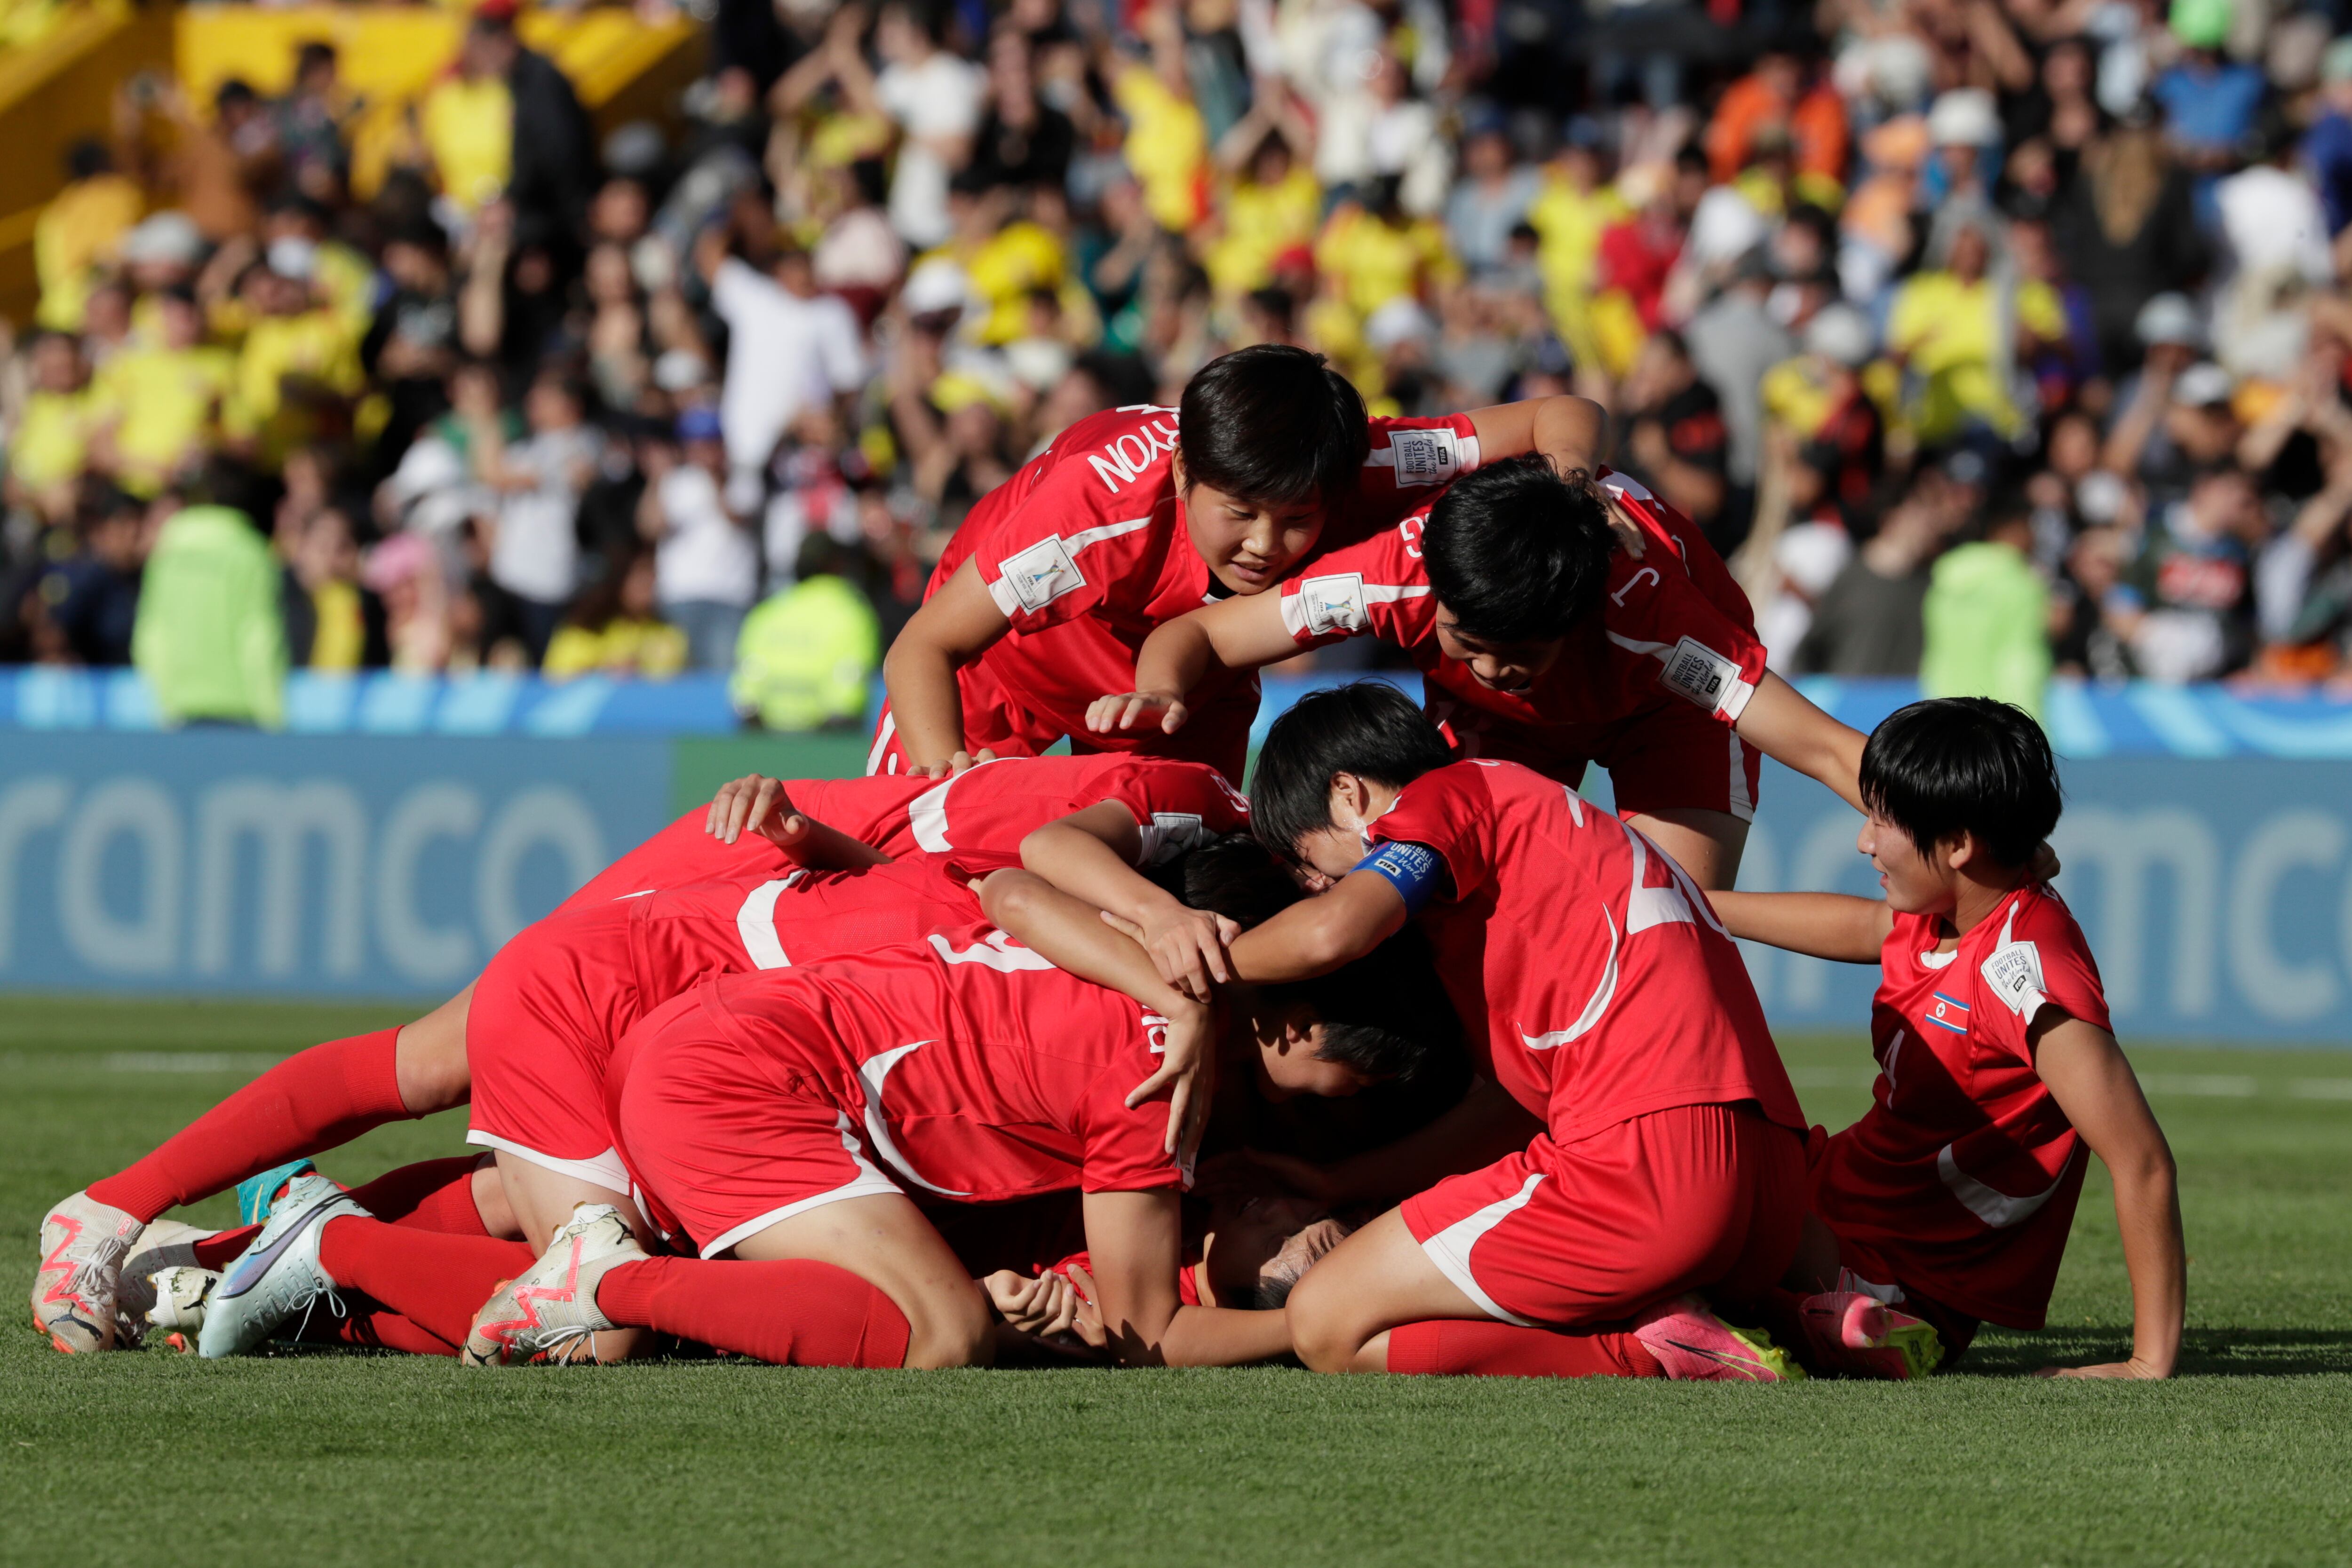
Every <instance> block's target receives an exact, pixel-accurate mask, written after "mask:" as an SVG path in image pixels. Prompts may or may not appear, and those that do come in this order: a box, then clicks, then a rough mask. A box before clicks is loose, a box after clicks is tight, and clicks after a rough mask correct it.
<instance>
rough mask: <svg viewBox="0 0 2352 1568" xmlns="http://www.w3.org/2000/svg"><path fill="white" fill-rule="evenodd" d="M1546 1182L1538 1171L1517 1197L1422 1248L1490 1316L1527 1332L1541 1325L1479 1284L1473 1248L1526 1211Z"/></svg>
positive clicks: (1474, 1216)
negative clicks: (1474, 1267) (1515, 1216)
mask: <svg viewBox="0 0 2352 1568" xmlns="http://www.w3.org/2000/svg"><path fill="white" fill-rule="evenodd" d="M1542 1181H1543V1175H1542V1173H1541V1172H1538V1173H1537V1174H1536V1175H1534V1176H1529V1177H1528V1179H1527V1185H1525V1186H1522V1187H1520V1188H1519V1190H1518V1192H1517V1194H1516V1195H1514V1196H1512V1197H1498V1198H1496V1200H1495V1201H1494V1202H1492V1203H1490V1204H1488V1205H1487V1206H1486V1207H1484V1208H1482V1209H1480V1210H1478V1211H1477V1212H1476V1213H1475V1214H1468V1215H1465V1216H1463V1217H1462V1218H1460V1219H1457V1220H1455V1221H1454V1223H1453V1224H1451V1225H1449V1226H1447V1227H1446V1228H1444V1229H1443V1230H1441V1231H1439V1232H1438V1233H1437V1234H1436V1235H1434V1236H1433V1237H1431V1238H1430V1239H1428V1240H1426V1241H1424V1242H1423V1243H1422V1244H1421V1249H1422V1250H1423V1252H1425V1253H1427V1254H1428V1255H1429V1260H1430V1261H1431V1262H1433V1263H1434V1264H1436V1265H1437V1271H1438V1272H1439V1273H1441V1274H1443V1275H1444V1276H1445V1277H1446V1278H1447V1279H1449V1280H1451V1281H1454V1285H1455V1286H1456V1288H1458V1289H1459V1290H1460V1291H1461V1292H1462V1293H1463V1294H1464V1295H1465V1296H1467V1297H1469V1298H1470V1299H1471V1300H1472V1301H1475V1302H1477V1303H1478V1306H1479V1308H1480V1310H1481V1311H1483V1312H1486V1315H1487V1316H1489V1317H1492V1318H1496V1319H1499V1320H1501V1321H1502V1322H1507V1323H1517V1324H1518V1325H1519V1327H1521V1328H1523V1329H1531V1328H1537V1327H1539V1326H1541V1325H1539V1324H1538V1323H1537V1322H1535V1320H1533V1319H1532V1318H1523V1317H1521V1316H1519V1314H1518V1313H1517V1312H1511V1311H1509V1310H1508V1309H1507V1308H1505V1307H1503V1306H1501V1305H1499V1304H1498V1303H1497V1302H1496V1300H1495V1298H1494V1297H1492V1296H1490V1295H1488V1294H1487V1293H1486V1291H1485V1289H1484V1288H1483V1287H1481V1286H1480V1285H1479V1283H1478V1276H1477V1275H1476V1274H1475V1273H1474V1272H1472V1271H1471V1268H1470V1249H1472V1248H1473V1247H1475V1246H1476V1245H1478V1240H1479V1239H1480V1238H1481V1237H1483V1236H1485V1235H1486V1232H1488V1231H1489V1230H1492V1229H1494V1228H1495V1227H1496V1226H1497V1225H1500V1224H1502V1223H1503V1221H1504V1220H1506V1219H1508V1218H1510V1217H1511V1216H1512V1215H1514V1214H1516V1213H1517V1212H1518V1211H1519V1210H1520V1209H1522V1208H1525V1207H1527V1204H1528V1199H1529V1198H1531V1197H1535V1195H1536V1187H1537V1186H1538V1185H1539V1184H1540V1183H1541V1182H1542Z"/></svg>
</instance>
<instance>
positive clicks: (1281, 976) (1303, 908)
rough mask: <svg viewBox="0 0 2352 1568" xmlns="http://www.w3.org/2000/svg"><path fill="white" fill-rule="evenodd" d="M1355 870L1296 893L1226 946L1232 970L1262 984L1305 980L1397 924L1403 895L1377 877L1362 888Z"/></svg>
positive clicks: (1360, 952)
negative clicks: (1325, 888) (1325, 887)
mask: <svg viewBox="0 0 2352 1568" xmlns="http://www.w3.org/2000/svg"><path fill="white" fill-rule="evenodd" d="M1367 875H1370V873H1363V872H1358V873H1353V874H1352V875H1349V876H1347V877H1343V878H1341V879H1340V882H1339V886H1338V887H1335V888H1333V889H1332V890H1331V891H1330V892H1328V893H1326V894H1319V895H1318V896H1317V897H1314V898H1302V899H1300V900H1299V901H1298V902H1297V904H1292V905H1291V906H1290V907H1289V908H1287V909H1286V910H1284V911H1283V912H1282V913H1281V914H1279V915H1276V916H1275V917H1274V918H1273V919H1271V920H1269V921H1266V922H1265V924H1264V925H1257V926H1254V927H1253V928H1251V929H1250V930H1247V931H1244V932H1243V933H1242V934H1241V935H1240V936H1237V937H1235V938H1234V941H1233V944H1232V945H1231V946H1229V947H1228V948H1227V949H1226V952H1227V954H1228V955H1229V956H1230V959H1231V963H1232V967H1233V972H1234V977H1235V978H1237V979H1243V980H1248V981H1250V982H1252V983H1253V984H1256V985H1262V986H1275V985H1281V984H1284V983H1285V982H1286V981H1291V980H1310V979H1313V978H1314V977H1316V976H1318V975H1328V974H1329V973H1330V972H1331V971H1332V970H1334V969H1336V968H1338V967H1339V966H1341V965H1342V964H1348V963H1352V962H1354V961H1355V960H1356V959H1358V958H1360V957H1362V956H1364V955H1365V954H1367V953H1369V952H1370V951H1371V950H1372V949H1373V948H1375V947H1377V946H1380V945H1381V943H1383V942H1385V941H1387V940H1388V939H1389V938H1390V937H1391V936H1395V935H1396V934H1397V932H1398V930H1400V929H1401V928H1402V926H1403V925H1404V923H1405V919H1406V915H1405V906H1404V900H1403V899H1402V897H1401V896H1399V895H1398V894H1397V893H1396V891H1395V890H1394V889H1393V888H1391V886H1390V885H1389V883H1387V882H1385V881H1383V880H1381V879H1380V878H1378V877H1374V878H1373V879H1372V880H1373V881H1374V882H1377V883H1379V886H1378V888H1377V889H1376V890H1375V889H1368V888H1366V887H1365V886H1364V884H1363V883H1362V882H1361V881H1360V879H1361V878H1363V877H1365V876H1367Z"/></svg>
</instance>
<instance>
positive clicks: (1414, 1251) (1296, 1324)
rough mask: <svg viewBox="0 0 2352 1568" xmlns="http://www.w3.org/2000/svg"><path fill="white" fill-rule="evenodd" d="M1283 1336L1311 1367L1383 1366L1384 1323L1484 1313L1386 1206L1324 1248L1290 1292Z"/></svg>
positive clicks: (1329, 1369) (1375, 1368)
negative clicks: (1383, 1211)
mask: <svg viewBox="0 0 2352 1568" xmlns="http://www.w3.org/2000/svg"><path fill="white" fill-rule="evenodd" d="M1286 1310H1287V1311H1288V1312H1289V1313H1290V1340H1291V1343H1292V1344H1293V1345H1295V1346H1296V1347H1297V1351H1298V1359H1299V1360H1301V1361H1303V1362H1305V1363H1306V1364H1307V1365H1308V1366H1309V1367H1310V1368H1312V1369H1313V1370H1315V1371H1317V1372H1386V1371H1387V1370H1388V1369H1389V1331H1390V1330H1391V1329H1393V1328H1396V1327H1399V1326H1400V1325H1402V1324H1404V1323H1417V1322H1427V1321H1429V1320H1430V1319H1433V1318H1476V1319H1481V1320H1485V1319H1486V1318H1487V1317H1488V1314H1487V1313H1486V1312H1485V1311H1484V1310H1483V1309H1481V1308H1480V1307H1479V1305H1478V1303H1477V1302H1475V1301H1472V1300H1471V1299H1470V1298H1469V1297H1468V1296H1467V1295H1465V1294H1464V1293H1463V1291H1462V1287H1460V1286H1459V1285H1456V1284H1455V1283H1454V1281H1451V1280H1449V1279H1447V1278H1446V1277H1445V1276H1444V1274H1441V1273H1439V1272H1438V1270H1437V1265H1436V1264H1434V1263H1433V1262H1431V1261H1430V1260H1429V1254H1428V1253H1426V1252H1424V1251H1423V1250H1422V1248H1421V1243H1420V1242H1418V1241H1415V1240H1414V1239H1412V1231H1411V1230H1410V1229H1408V1228H1406V1226H1405V1222H1404V1215H1403V1213H1402V1210H1399V1209H1394V1208H1391V1209H1390V1210H1389V1211H1388V1212H1387V1213H1386V1214H1383V1215H1381V1217H1380V1218H1378V1219H1375V1220H1373V1221H1372V1222H1371V1223H1370V1224H1369V1225H1367V1226H1365V1227H1364V1228H1362V1229H1360V1230H1359V1231H1357V1232H1356V1233H1355V1234H1354V1235H1352V1236H1350V1237H1349V1238H1348V1239H1346V1240H1345V1241H1342V1242H1340V1243H1339V1245H1338V1246H1337V1247H1334V1248H1333V1249H1331V1250H1330V1251H1329V1252H1328V1253H1327V1254H1326V1255H1325V1256H1324V1258H1323V1260H1321V1261H1320V1262H1318V1263H1317V1264H1316V1265H1315V1267H1314V1268H1312V1269H1310V1270H1307V1276H1306V1278H1304V1279H1302V1280H1300V1281H1298V1288H1297V1290H1295V1291H1292V1292H1291V1294H1290V1304H1289V1306H1288V1307H1287V1309H1286Z"/></svg>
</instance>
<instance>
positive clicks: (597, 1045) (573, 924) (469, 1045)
mask: <svg viewBox="0 0 2352 1568" xmlns="http://www.w3.org/2000/svg"><path fill="white" fill-rule="evenodd" d="M629 907H630V906H629V904H628V902H627V901H622V902H619V903H608V904H604V905H603V906H602V907H601V908H599V909H597V910H593V911H583V913H582V914H581V915H577V916H575V917H572V918H570V919H565V920H561V921H552V920H550V921H541V922H540V923H539V924H538V925H532V926H529V927H527V928H526V929H524V930H523V931H522V932H521V933H520V935H518V936H516V937H515V938H514V940H512V941H511V942H509V943H508V944H507V945H506V946H503V947H501V948H499V951H498V953H497V955H496V956H493V957H492V958H491V959H490V961H489V964H488V967H485V968H484V969H483V970H482V977H481V978H480V979H479V980H478V981H477V982H475V985H474V995H473V999H472V1000H471V1001H470V1002H469V1003H468V1004H467V1009H466V1064H467V1070H468V1071H470V1072H471V1074H472V1076H473V1081H474V1094H473V1105H472V1109H471V1111H470V1113H469V1123H468V1126H469V1130H468V1131H467V1134H466V1141H467V1143H469V1144H478V1145H483V1146H484V1147H486V1148H492V1149H502V1150H504V1151H505V1152H507V1153H509V1154H511V1155H516V1156H517V1157H519V1158H521V1159H525V1160H529V1161H530V1163H531V1164H533V1165H536V1166H545V1167H546V1168H547V1169H549V1170H552V1171H561V1172H562V1173H563V1174H564V1175H566V1176H577V1177H579V1178H580V1179H581V1180H583V1181H589V1182H593V1183H594V1184H595V1185H596V1186H601V1187H604V1188H605V1189H606V1190H608V1191H611V1192H621V1193H625V1192H627V1191H628V1190H629V1180H628V1173H627V1170H626V1169H625V1167H624V1166H623V1165H622V1163H621V1160H620V1158H619V1156H618V1155H615V1154H614V1149H613V1135H612V1131H611V1129H610V1127H609V1126H608V1125H607V1124H606V1117H605V1111H604V1072H605V1067H606V1063H607V1061H608V1060H609V1058H610V1056H611V1042H612V1041H614V1040H617V1039H619V1038H620V1036H621V1034H622V1033H623V1032H625V1030H627V1029H628V1028H629V1027H630V1026H631V1025H632V1024H633V1023H635V1021H636V1018H637V1015H638V1013H639V1011H640V1010H641V1009H642V1007H643V1001H642V998H641V997H640V994H639V992H638V990H637V976H636V968H635V964H634V963H633V961H632V960H631V957H630V947H629V927H628V917H629Z"/></svg>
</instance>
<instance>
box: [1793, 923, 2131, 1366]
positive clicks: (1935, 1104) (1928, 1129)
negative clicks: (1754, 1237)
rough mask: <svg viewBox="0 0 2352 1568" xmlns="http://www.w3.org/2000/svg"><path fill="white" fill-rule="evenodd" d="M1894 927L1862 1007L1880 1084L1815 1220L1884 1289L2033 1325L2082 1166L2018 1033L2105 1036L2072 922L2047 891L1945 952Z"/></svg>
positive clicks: (2102, 997) (1822, 1175) (2053, 1273)
mask: <svg viewBox="0 0 2352 1568" xmlns="http://www.w3.org/2000/svg"><path fill="white" fill-rule="evenodd" d="M1938 942H1939V936H1938V931H1937V920H1936V919H1934V918H1932V917H1929V916H1924V915H1896V916H1895V928H1894V930H1893V931H1892V932H1890V933H1889V934H1888V936H1887V938H1886V945H1885V947H1883V948H1881V949H1880V951H1879V959H1878V961H1879V967H1880V970H1881V972H1882V974H1883V975H1884V978H1883V979H1882V980H1881V981H1880V983H1879V987H1878V995H1877V996H1876V997H1875V998H1874V999H1873V1000H1872V1003H1871V1009H1870V1033H1871V1050H1872V1051H1873V1052H1874V1053H1875V1054H1876V1056H1877V1058H1878V1065H1879V1074H1878V1082H1877V1083H1876V1085H1875V1086H1874V1088H1873V1089H1872V1092H1871V1094H1872V1102H1873V1103H1872V1104H1871V1107H1870V1109H1869V1111H1868V1112H1866V1113H1864V1116H1863V1118H1862V1120H1861V1121H1859V1122H1856V1123H1855V1124H1853V1126H1851V1127H1848V1128H1847V1129H1846V1130H1845V1131H1844V1132H1843V1133H1840V1134H1837V1136H1835V1137H1833V1138H1832V1139H1831V1140H1830V1141H1829V1148H1828V1151H1827V1153H1826V1155H1824V1157H1823V1159H1822V1162H1821V1165H1820V1166H1819V1167H1818V1168H1817V1169H1816V1171H1815V1173H1814V1187H1813V1203H1814V1207H1815V1209H1816V1211H1817V1212H1818V1213H1819V1214H1820V1215H1821V1217H1822V1220H1823V1221H1824V1222H1825V1223H1827V1224H1828V1226H1829V1228H1831V1229H1832V1230H1834V1231H1836V1232H1837V1233H1838V1235H1839V1237H1840V1238H1842V1239H1851V1240H1853V1241H1855V1242H1858V1243H1860V1244H1861V1245H1862V1247H1864V1249H1868V1250H1869V1251H1871V1252H1874V1253H1876V1254H1877V1255H1878V1256H1879V1257H1880V1258H1882V1259H1884V1260H1885V1262H1886V1265H1887V1267H1888V1269H1889V1270H1890V1271H1891V1272H1892V1273H1893V1274H1894V1275H1895V1278H1894V1279H1892V1280H1887V1281H1880V1282H1881V1283H1885V1284H1898V1283H1899V1284H1903V1285H1907V1286H1909V1287H1911V1288H1913V1289H1915V1290H1917V1291H1920V1292H1922V1293H1923V1294H1925V1295H1927V1296H1930V1297H1932V1298H1934V1299H1935V1300H1937V1301H1942V1302H1944V1303H1946V1304H1947V1305H1948V1306H1952V1307H1956V1308H1958V1309H1959V1310H1960V1311H1961V1312H1969V1313H1971V1314H1973V1315H1975V1316H1977V1317H1980V1318H1983V1319H1986V1320H1987V1321H1989V1322H1996V1323H2000V1324H2001V1325H2002V1326H2003V1327H2006V1328H2014V1329H2038V1328H2040V1327H2041V1326H2042V1315H2043V1313H2044V1312H2046V1311H2047V1310H2048V1308H2049V1305H2050V1287H2051V1284H2052V1282H2053V1281H2055V1280H2056V1279H2057V1277H2058V1260H2059V1258H2060V1256H2061V1255H2062V1254H2063V1253H2064V1251H2065V1249H2066V1233H2067V1230H2068V1228H2069V1227H2070V1226H2071V1225H2072V1224H2073V1222H2074V1200H2075V1198H2076V1197H2077V1196H2078V1195H2079V1194H2080V1193H2081V1192H2082V1189H2083V1169H2084V1165H2085V1163H2086V1160H2085V1157H2084V1155H2083V1153H2082V1152H2081V1151H2080V1150H2079V1149H2078V1148H2077V1147H2076V1145H2077V1144H2078V1143H2079V1142H2080V1139H2079V1137H2078V1135H2077V1134H2076V1133H2075V1131H2074V1124H2072V1123H2071V1122H2069V1121H2067V1119H2066V1113H2064V1112H2063V1111H2062V1110H2060V1109H2059V1108H2058V1102H2057V1100H2056V1099H2055V1098H2054V1097H2053V1096H2052V1094H2051V1092H2050V1089H2049V1086H2048V1085H2047V1084H2045V1083H2043V1082H2042V1079H2041V1076H2040V1074H2038V1073H2037V1072H2036V1071H2034V1067H2033V1052H2032V1050H2031V1049H2029V1048H2028V1046H2027V1044H2026V1030H2027V1029H2028V1027H2029V1026H2031V1025H2032V1022H2033V1019H2034V1015H2035V1014H2036V1013H2038V1012H2039V1011H2040V1010H2041V1009H2042V1008H2043V1007H2044V1006H2046V1005H2050V1004H2055V1005H2056V1006H2058V1007H2061V1008H2063V1009H2065V1010H2066V1012H2067V1013H2068V1014H2069V1015H2070V1016H2072V1017H2074V1018H2078V1019H2083V1020H2084V1022H2085V1023H2092V1024H2096V1025H2097V1026H2098V1027H2099V1028H2101V1029H2107V1028H2110V1027H2111V1026H2110V1024H2109V1022H2108V1019H2107V998H2106V993H2105V990H2104V989H2103V988H2101V986H2100V983H2099V967H2098V965H2097V963H2096V962H2095V961H2094V960H2093V958H2092V957H2091V949H2090V946H2089V944H2088V943H2086V942H2084V939H2083V931H2082V927H2080V926H2079V925H2075V924H2074V915H2072V914H2071V913H2070V912H2069V911H2068V910H2067V908H2066V905H2065V904H2063V902H2062V901H2061V900H2060V899H2059V897H2058V895H2057V894H2055V893H2053V892H2052V891H2051V890H2050V888H2049V887H2048V886H2046V885H2043V884H2040V883H2036V884H2034V885H2032V886H2029V887H2022V888H2020V889H2018V890H2017V891H2016V892H2014V893H2012V894H2010V895H2009V896H2008V897H2007V898H2006V899H2004V900H2002V902H2001V903H2000V905H1999V906H1998V907H1996V908H1995V909H1994V911H1993V912H1992V914H1991V915H1988V916H1987V917H1986V918H1985V919H1983V920H1981V921H1979V922H1978V924H1977V925H1975V926H1974V927H1973V928H1971V929H1970V930H1969V932H1968V934H1967V935H1966V936H1962V937H1961V938H1960V940H1959V944H1958V946H1957V947H1955V948H1954V949H1953V950H1952V951H1951V952H1949V953H1938V952H1937V951H1936V948H1937V945H1938Z"/></svg>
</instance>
